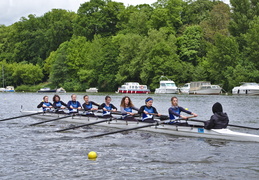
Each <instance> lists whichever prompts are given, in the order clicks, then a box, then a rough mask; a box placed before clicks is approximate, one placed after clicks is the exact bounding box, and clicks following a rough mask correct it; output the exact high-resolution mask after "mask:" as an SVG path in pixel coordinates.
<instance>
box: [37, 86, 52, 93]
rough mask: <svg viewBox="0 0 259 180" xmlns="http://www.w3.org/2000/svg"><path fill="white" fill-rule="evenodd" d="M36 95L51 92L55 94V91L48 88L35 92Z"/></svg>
mask: <svg viewBox="0 0 259 180" xmlns="http://www.w3.org/2000/svg"><path fill="white" fill-rule="evenodd" d="M37 92H38V93H46V92H48V93H51V92H57V90H56V89H50V88H49V87H45V88H41V89H40V90H38V91H37Z"/></svg>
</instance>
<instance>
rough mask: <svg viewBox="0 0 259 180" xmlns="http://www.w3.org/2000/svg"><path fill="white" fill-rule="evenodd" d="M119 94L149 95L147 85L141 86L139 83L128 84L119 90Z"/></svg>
mask: <svg viewBox="0 0 259 180" xmlns="http://www.w3.org/2000/svg"><path fill="white" fill-rule="evenodd" d="M117 93H134V94H149V93H150V90H149V89H148V88H147V85H140V84H139V83H138V82H126V83H125V84H124V85H122V86H121V87H119V88H118V91H117Z"/></svg>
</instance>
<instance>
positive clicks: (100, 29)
mask: <svg viewBox="0 0 259 180" xmlns="http://www.w3.org/2000/svg"><path fill="white" fill-rule="evenodd" d="M124 8H125V7H124V5H123V4H122V3H117V2H112V1H110V0H105V1H104V0H90V1H89V2H86V3H83V4H81V6H80V7H79V9H78V12H77V14H78V17H77V19H76V21H75V26H74V33H75V35H78V36H85V37H86V38H87V39H88V40H93V38H94V35H101V36H103V37H106V36H111V35H115V34H116V32H117V31H118V28H117V23H118V21H119V19H118V14H119V13H120V12H121V11H122V10H124Z"/></svg>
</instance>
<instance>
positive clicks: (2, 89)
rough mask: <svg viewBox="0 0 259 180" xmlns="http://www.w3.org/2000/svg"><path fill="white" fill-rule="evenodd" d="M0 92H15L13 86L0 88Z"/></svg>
mask: <svg viewBox="0 0 259 180" xmlns="http://www.w3.org/2000/svg"><path fill="white" fill-rule="evenodd" d="M0 91H1V92H15V90H14V87H13V86H6V88H0Z"/></svg>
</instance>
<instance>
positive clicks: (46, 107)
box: [37, 96, 53, 112]
mask: <svg viewBox="0 0 259 180" xmlns="http://www.w3.org/2000/svg"><path fill="white" fill-rule="evenodd" d="M41 107H42V110H43V112H46V111H50V110H51V108H52V107H53V105H52V103H50V102H49V97H48V96H44V97H43V101H42V102H41V103H40V104H39V105H38V106H37V108H41Z"/></svg>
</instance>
